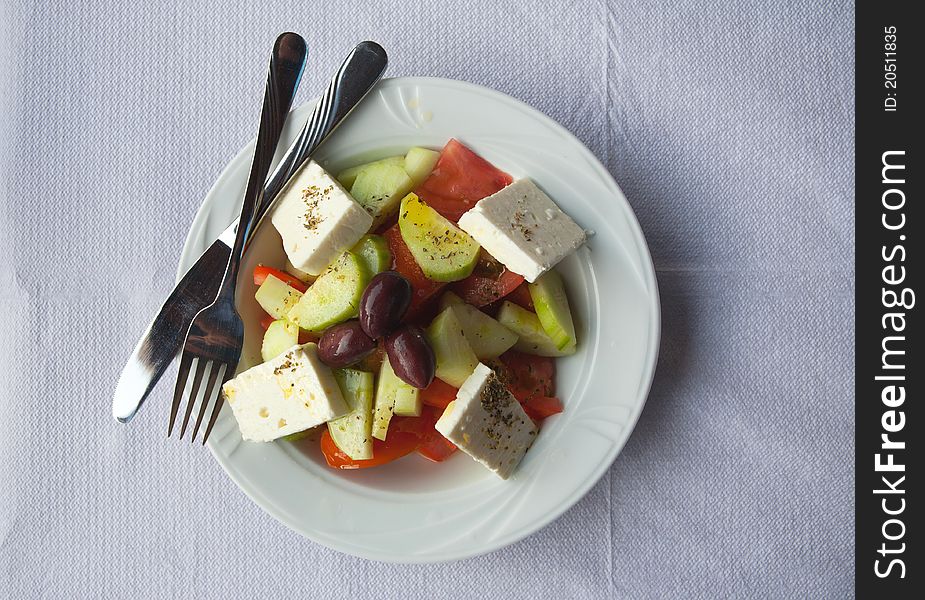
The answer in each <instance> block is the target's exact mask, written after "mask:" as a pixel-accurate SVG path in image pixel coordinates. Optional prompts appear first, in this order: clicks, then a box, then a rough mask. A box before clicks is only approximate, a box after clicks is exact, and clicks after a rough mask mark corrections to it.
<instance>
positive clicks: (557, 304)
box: [527, 271, 577, 350]
mask: <svg viewBox="0 0 925 600" xmlns="http://www.w3.org/2000/svg"><path fill="white" fill-rule="evenodd" d="M527 288H528V289H529V290H530V297H531V298H533V306H534V307H535V308H536V316H537V317H538V318H539V320H540V324H541V325H542V326H543V329H544V330H545V331H546V334H547V335H548V336H549V337H550V338H552V341H553V342H555V344H556V348H558V349H559V350H563V349H565V348H568V347H569V346H574V345H575V344H576V343H577V338H576V337H575V323H574V322H573V321H572V313H571V312H570V311H569V307H568V296H566V295H565V284H563V283H562V277H561V276H560V275H559V274H558V273H557V272H555V271H547V272H546V273H543V275H541V276H540V278H539V279H537V280H536V282H534V283H531V284H528V286H527Z"/></svg>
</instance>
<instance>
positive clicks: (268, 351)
mask: <svg viewBox="0 0 925 600" xmlns="http://www.w3.org/2000/svg"><path fill="white" fill-rule="evenodd" d="M298 343H299V326H298V325H296V324H294V323H290V322H289V321H287V320H286V319H279V320H277V321H273V322H272V323H270V326H269V327H267V331H266V333H264V334H263V345H262V346H261V347H260V356H261V357H262V358H263V362H267V361H268V360H273V359H274V358H276V357H277V356H279V355H280V354H282V353H283V352H285V351H286V350H289V349H290V348H292V347H293V346H295V345H296V344H298Z"/></svg>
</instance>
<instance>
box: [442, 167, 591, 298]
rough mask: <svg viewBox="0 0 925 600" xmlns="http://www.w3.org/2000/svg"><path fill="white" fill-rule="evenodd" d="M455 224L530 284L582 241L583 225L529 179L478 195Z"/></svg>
mask: <svg viewBox="0 0 925 600" xmlns="http://www.w3.org/2000/svg"><path fill="white" fill-rule="evenodd" d="M459 227H460V228H461V229H462V230H463V231H465V232H466V233H468V234H469V235H471V236H472V237H473V238H475V241H477V242H478V243H479V244H480V245H481V246H482V247H483V248H485V250H487V251H488V253H489V254H491V255H492V256H494V257H495V258H496V259H498V260H499V261H500V262H501V264H503V265H504V266H505V267H507V268H508V269H510V270H511V271H513V272H515V273H517V274H518V275H523V276H524V278H525V279H526V280H527V281H529V282H530V283H533V282H534V281H536V279H537V278H538V277H539V276H540V275H542V274H543V273H545V272H546V271H548V270H549V269H551V268H553V267H554V266H555V265H556V263H558V262H559V261H560V260H562V259H563V258H565V257H566V256H568V255H569V254H570V253H571V252H572V251H573V250H575V249H576V248H578V247H579V246H581V245H582V244H583V243H584V242H585V231H584V229H582V228H581V227H579V226H578V224H577V223H575V221H573V220H572V218H571V217H569V216H568V215H567V214H565V213H564V212H562V210H561V209H560V208H559V207H558V206H556V203H555V202H553V201H552V198H550V197H549V196H547V195H546V194H545V193H544V192H543V190H541V189H540V188H538V187H536V184H534V183H533V182H532V181H530V180H529V179H518V180H517V181H515V182H514V183H512V184H511V185H509V186H507V187H506V188H503V189H502V190H500V191H498V192H497V193H494V194H492V195H491V196H488V197H486V198H482V199H481V200H479V202H478V203H477V204H476V205H475V206H473V207H472V208H471V209H469V210H468V211H466V213H465V214H463V216H462V217H460V219H459Z"/></svg>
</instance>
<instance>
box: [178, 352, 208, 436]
mask: <svg viewBox="0 0 925 600" xmlns="http://www.w3.org/2000/svg"><path fill="white" fill-rule="evenodd" d="M205 371H206V365H205V363H204V362H203V360H202V359H201V358H196V374H195V375H194V376H193V387H192V388H190V393H189V396H188V397H187V399H186V412H185V413H183V423H182V424H181V425H180V439H181V440H182V439H183V434H185V433H186V426H187V425H189V417H190V415H191V414H192V413H193V405H194V404H196V396H198V395H199V384H201V383H202V376H203V374H205Z"/></svg>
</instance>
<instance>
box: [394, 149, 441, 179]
mask: <svg viewBox="0 0 925 600" xmlns="http://www.w3.org/2000/svg"><path fill="white" fill-rule="evenodd" d="M438 158H440V153H439V152H434V151H433V150H428V149H427V148H411V149H410V150H408V153H407V154H405V163H404V165H403V166H404V167H405V172H406V173H408V177H410V178H411V180H412V181H413V182H414V186H415V187H417V186H419V185H421V183H422V182H423V181H424V180H425V179H427V176H428V175H430V172H431V171H433V170H434V165H435V164H437V159H438Z"/></svg>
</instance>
